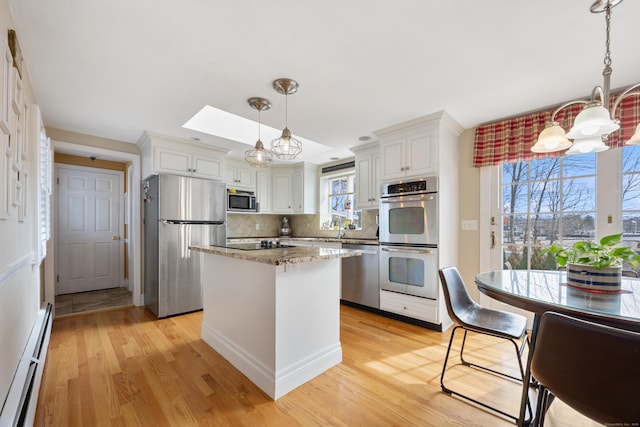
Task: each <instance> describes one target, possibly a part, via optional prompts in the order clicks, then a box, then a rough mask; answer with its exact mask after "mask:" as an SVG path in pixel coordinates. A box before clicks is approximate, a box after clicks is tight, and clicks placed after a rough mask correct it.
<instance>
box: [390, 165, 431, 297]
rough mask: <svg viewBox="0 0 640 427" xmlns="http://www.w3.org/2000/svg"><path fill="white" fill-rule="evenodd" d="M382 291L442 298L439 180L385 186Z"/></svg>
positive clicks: (428, 178)
mask: <svg viewBox="0 0 640 427" xmlns="http://www.w3.org/2000/svg"><path fill="white" fill-rule="evenodd" d="M379 239H380V289H382V290H385V291H391V292H398V293H402V294H407V295H413V296H418V297H422V298H429V299H437V298H438V178H437V177H427V178H423V179H418V180H414V181H403V182H395V183H386V184H383V185H382V196H381V198H380V236H379Z"/></svg>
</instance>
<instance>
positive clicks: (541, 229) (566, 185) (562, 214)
mask: <svg viewBox="0 0 640 427" xmlns="http://www.w3.org/2000/svg"><path fill="white" fill-rule="evenodd" d="M595 156H596V155H595V154H584V155H576V156H565V157H553V158H546V159H541V160H531V161H528V162H517V163H505V164H503V166H502V227H503V230H502V231H503V233H502V235H503V247H502V250H503V262H504V265H505V266H506V267H507V268H513V269H547V270H548V269H555V268H556V263H555V259H554V258H553V256H552V255H551V254H546V255H542V254H540V251H541V250H542V249H544V248H546V247H549V246H551V245H552V244H553V243H560V244H562V245H570V244H572V243H573V242H575V241H577V240H584V239H588V238H595V236H596V229H595V228H596V215H597V212H596V174H595V170H596V157H595Z"/></svg>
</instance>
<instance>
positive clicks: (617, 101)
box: [611, 83, 640, 118]
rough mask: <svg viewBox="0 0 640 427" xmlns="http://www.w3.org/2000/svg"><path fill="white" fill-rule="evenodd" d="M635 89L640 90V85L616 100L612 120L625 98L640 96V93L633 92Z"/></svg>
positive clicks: (630, 88)
mask: <svg viewBox="0 0 640 427" xmlns="http://www.w3.org/2000/svg"><path fill="white" fill-rule="evenodd" d="M635 89H640V83H638V84H636V85H633V86H631V87H629V88H627V89H626V90H625V91H624V92H622V93H621V94H620V96H618V97H617V98H616V102H614V103H613V108H612V109H611V116H612V118H613V117H615V114H616V109H617V108H618V105H620V103H621V102H622V100H623V99H624V98H626V97H627V96H640V91H639V92H633V91H634V90H635Z"/></svg>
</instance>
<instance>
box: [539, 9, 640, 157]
mask: <svg viewBox="0 0 640 427" xmlns="http://www.w3.org/2000/svg"><path fill="white" fill-rule="evenodd" d="M620 3H622V0H597V1H596V2H595V3H593V5H591V9H590V10H591V12H592V13H600V12H605V23H606V42H605V47H606V51H605V55H604V70H603V71H602V75H603V77H604V84H603V87H600V86H596V87H595V88H594V89H593V91H592V92H591V100H590V101H585V100H578V101H571V102H568V103H566V104H564V105H562V106H560V107H558V108H557V109H556V110H555V111H554V112H553V114H552V115H551V122H550V123H547V125H546V126H545V129H544V130H543V131H542V132H541V133H540V135H539V136H538V140H537V141H536V143H535V145H534V146H533V147H531V151H533V152H535V153H550V152H554V151H562V150H565V149H567V148H568V147H571V148H570V149H569V150H568V151H567V154H582V153H597V152H600V151H604V150H607V149H608V148H609V147H608V146H607V145H606V144H605V143H604V142H605V141H606V140H607V139H608V138H609V135H610V134H611V133H613V132H616V131H617V130H618V129H620V120H618V119H616V118H615V112H616V109H617V108H618V106H619V105H620V102H621V101H622V100H623V99H624V98H626V97H627V96H639V95H640V90H638V89H640V84H636V85H633V86H631V87H629V88H628V89H626V90H625V91H624V92H623V93H622V94H621V95H620V96H618V98H617V99H616V101H615V103H614V104H613V107H612V108H611V110H609V99H610V93H609V90H610V87H611V73H612V72H613V70H612V68H611V50H610V32H611V9H613V8H614V7H615V6H616V5H618V4H620ZM574 104H585V107H584V108H583V109H582V111H580V113H579V114H578V115H577V116H576V118H575V120H574V122H573V126H572V127H571V130H570V131H569V132H568V133H566V135H565V131H564V129H562V128H561V127H560V125H559V124H558V122H556V121H555V117H556V114H557V113H558V112H559V111H560V110H562V109H563V108H565V107H568V106H570V105H574ZM639 129H640V125H638V128H636V133H635V134H634V135H633V136H632V137H631V139H630V140H629V141H627V142H626V144H630V145H633V144H640V134H638V130H639ZM570 139H573V143H571V141H569V140H570ZM572 144H573V145H572Z"/></svg>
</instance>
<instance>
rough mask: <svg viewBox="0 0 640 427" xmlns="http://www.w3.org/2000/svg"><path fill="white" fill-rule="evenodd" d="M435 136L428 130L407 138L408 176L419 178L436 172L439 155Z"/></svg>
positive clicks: (406, 172)
mask: <svg viewBox="0 0 640 427" xmlns="http://www.w3.org/2000/svg"><path fill="white" fill-rule="evenodd" d="M434 136H435V134H434V133H433V132H432V131H430V130H428V131H425V132H423V133H420V134H416V135H410V136H409V137H407V142H406V144H407V149H406V159H407V162H406V165H405V175H406V176H415V177H419V176H424V175H426V174H430V173H434V172H436V169H437V154H438V153H437V151H436V150H437V146H436V143H435V138H434Z"/></svg>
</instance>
